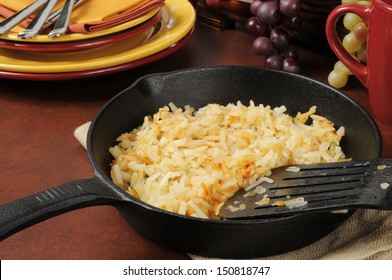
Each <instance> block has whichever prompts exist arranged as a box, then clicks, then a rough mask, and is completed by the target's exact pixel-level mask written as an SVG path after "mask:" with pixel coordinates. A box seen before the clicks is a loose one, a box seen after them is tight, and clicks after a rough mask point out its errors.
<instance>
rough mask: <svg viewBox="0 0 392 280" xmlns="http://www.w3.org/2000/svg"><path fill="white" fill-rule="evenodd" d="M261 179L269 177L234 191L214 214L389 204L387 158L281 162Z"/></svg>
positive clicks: (391, 188) (391, 182) (391, 172)
mask: <svg viewBox="0 0 392 280" xmlns="http://www.w3.org/2000/svg"><path fill="white" fill-rule="evenodd" d="M266 180H267V181H269V180H271V181H269V182H263V183H261V184H255V185H254V186H253V188H252V189H251V190H249V189H247V190H243V189H241V190H240V191H238V192H237V193H236V194H235V195H234V196H233V197H231V198H230V199H229V200H228V201H227V202H226V203H225V204H224V205H223V206H222V208H221V210H220V213H219V216H220V217H222V218H227V219H247V218H264V217H279V216H287V215H293V214H303V213H309V212H315V211H331V210H338V209H358V208H368V209H380V210H392V160H391V159H377V160H368V161H350V162H339V163H329V164H312V165H298V166H295V167H290V168H289V167H288V166H285V167H280V168H277V169H274V170H272V175H271V176H269V179H266ZM251 187H252V186H251Z"/></svg>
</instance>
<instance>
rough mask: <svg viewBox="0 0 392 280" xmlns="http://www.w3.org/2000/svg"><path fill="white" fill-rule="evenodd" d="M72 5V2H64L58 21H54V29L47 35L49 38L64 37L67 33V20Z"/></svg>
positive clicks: (68, 0)
mask: <svg viewBox="0 0 392 280" xmlns="http://www.w3.org/2000/svg"><path fill="white" fill-rule="evenodd" d="M74 3H75V1H74V0H67V1H66V2H65V4H64V6H63V8H62V9H61V12H60V15H59V17H58V20H57V21H56V24H55V26H54V29H53V30H52V31H51V32H49V34H48V37H49V38H56V37H59V36H61V35H64V34H65V32H67V28H68V24H69V19H70V18H71V13H72V9H73V6H74Z"/></svg>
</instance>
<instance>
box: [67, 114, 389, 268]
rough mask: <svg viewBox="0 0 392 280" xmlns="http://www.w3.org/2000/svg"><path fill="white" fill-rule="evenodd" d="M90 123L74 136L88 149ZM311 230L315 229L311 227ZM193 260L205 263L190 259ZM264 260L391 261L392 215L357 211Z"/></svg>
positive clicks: (385, 212) (371, 211)
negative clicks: (315, 237) (335, 225)
mask: <svg viewBox="0 0 392 280" xmlns="http://www.w3.org/2000/svg"><path fill="white" fill-rule="evenodd" d="M89 126H90V122H88V123H86V124H83V125H82V126H80V127H78V128H77V129H76V130H75V132H74V136H75V137H76V139H78V141H79V142H80V143H81V144H82V145H83V147H85V148H86V139H87V132H88V129H89ZM337 215H339V214H337ZM309 230H312V225H309ZM189 256H190V257H191V258H192V259H199V260H200V259H206V258H204V257H201V256H196V255H191V254H189ZM263 259H265V260H392V211H378V210H362V209H361V210H357V211H356V212H355V213H354V214H353V215H352V216H351V217H350V218H349V219H348V220H346V221H345V222H344V223H343V224H342V225H340V226H339V227H338V228H337V229H335V230H334V231H333V232H332V233H330V234H329V235H327V236H325V237H324V238H322V239H320V240H319V241H317V242H315V243H312V244H310V245H308V246H305V247H303V248H301V249H298V250H295V251H292V252H288V253H284V254H281V255H275V256H272V257H268V258H263Z"/></svg>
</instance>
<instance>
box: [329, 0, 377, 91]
mask: <svg viewBox="0 0 392 280" xmlns="http://www.w3.org/2000/svg"><path fill="white" fill-rule="evenodd" d="M369 12H370V6H364V5H360V4H351V3H350V4H342V5H339V6H337V7H335V8H334V9H333V10H332V11H331V13H330V14H329V16H328V18H327V22H326V26H325V32H326V36H327V40H328V43H329V46H330V47H331V49H332V51H333V52H334V53H335V55H336V56H337V57H338V58H339V59H340V60H341V61H342V62H343V64H344V65H346V66H347V68H348V69H350V70H351V72H353V74H354V75H355V76H356V77H357V78H358V80H359V81H360V82H361V83H362V84H363V85H364V86H365V87H366V88H367V86H368V85H367V73H368V69H367V67H366V66H364V65H362V64H361V63H359V62H358V61H356V60H355V59H354V58H353V57H352V56H351V55H350V54H349V53H348V52H347V51H346V49H345V48H344V47H343V45H342V43H341V42H340V39H339V37H338V32H337V31H336V22H337V20H338V19H339V17H340V16H341V15H343V14H346V13H355V14H357V15H358V16H360V17H361V18H362V20H363V21H364V23H365V24H366V25H368V15H369Z"/></svg>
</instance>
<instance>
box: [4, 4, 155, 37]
mask: <svg viewBox="0 0 392 280" xmlns="http://www.w3.org/2000/svg"><path fill="white" fill-rule="evenodd" d="M159 9H160V8H156V9H154V10H151V11H149V12H148V13H146V14H144V15H142V16H140V17H138V18H136V19H134V20H131V21H128V22H126V23H123V24H119V25H117V26H113V27H110V28H106V29H103V30H99V31H95V32H91V33H70V34H65V35H64V36H60V37H57V38H56V39H50V38H48V35H47V34H45V35H37V36H35V37H33V38H30V39H28V40H26V39H21V38H18V33H19V32H20V31H22V30H24V28H22V27H20V26H16V27H14V28H13V29H12V30H11V31H12V32H9V33H6V34H4V35H1V37H0V38H1V39H4V40H9V41H17V42H18V41H20V42H23V43H59V42H70V41H79V40H86V39H91V38H97V37H101V36H106V35H110V34H113V33H116V32H120V31H123V30H126V29H129V28H132V27H134V26H136V25H139V24H141V23H143V22H145V21H147V20H149V19H150V18H152V17H153V16H154V15H156V13H158V12H159ZM0 19H1V21H3V20H4V18H2V17H0Z"/></svg>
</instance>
